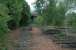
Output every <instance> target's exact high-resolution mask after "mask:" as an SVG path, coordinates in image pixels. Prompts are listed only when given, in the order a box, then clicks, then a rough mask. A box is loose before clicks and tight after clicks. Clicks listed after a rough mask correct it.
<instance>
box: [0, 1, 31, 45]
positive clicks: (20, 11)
mask: <svg viewBox="0 0 76 50" xmlns="http://www.w3.org/2000/svg"><path fill="white" fill-rule="evenodd" d="M30 16H31V14H30V8H29V6H28V4H27V3H26V2H25V1H24V0H0V43H1V44H2V45H3V46H5V45H6V44H5V42H6V41H5V40H6V39H7V35H8V31H9V28H8V26H11V24H10V25H8V22H10V21H11V20H13V21H14V22H15V23H16V24H15V25H16V26H17V27H19V26H20V24H21V23H22V25H23V24H27V22H28V21H29V20H30V19H29V18H30ZM22 18H23V19H22ZM26 19H27V20H26ZM21 20H24V21H21ZM20 21H21V23H20ZM23 22H24V23H23ZM10 23H13V22H10ZM12 27H14V26H12Z"/></svg>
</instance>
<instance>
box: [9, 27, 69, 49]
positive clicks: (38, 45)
mask: <svg viewBox="0 0 76 50" xmlns="http://www.w3.org/2000/svg"><path fill="white" fill-rule="evenodd" d="M29 33H30V34H29ZM11 34H12V36H11V37H12V39H13V41H17V42H16V43H15V42H14V43H15V44H17V45H15V46H14V47H15V48H12V49H11V48H10V49H9V50H69V49H64V48H61V47H60V46H58V45H56V44H55V43H54V42H53V41H52V40H51V39H49V38H48V36H46V35H43V34H42V31H41V29H39V28H37V27H33V28H32V30H31V31H29V30H26V29H24V30H20V29H18V30H15V31H14V32H12V33H11Z"/></svg>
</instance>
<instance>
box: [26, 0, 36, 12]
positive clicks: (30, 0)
mask: <svg viewBox="0 0 76 50" xmlns="http://www.w3.org/2000/svg"><path fill="white" fill-rule="evenodd" d="M26 2H28V4H29V5H30V8H31V11H34V10H35V8H34V5H33V3H34V2H36V0H26Z"/></svg>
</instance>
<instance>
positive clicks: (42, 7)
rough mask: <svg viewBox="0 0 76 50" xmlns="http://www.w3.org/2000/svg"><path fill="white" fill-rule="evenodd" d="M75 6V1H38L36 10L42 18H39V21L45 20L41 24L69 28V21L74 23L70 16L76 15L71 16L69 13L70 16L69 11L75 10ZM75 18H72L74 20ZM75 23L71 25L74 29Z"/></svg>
mask: <svg viewBox="0 0 76 50" xmlns="http://www.w3.org/2000/svg"><path fill="white" fill-rule="evenodd" d="M75 5H76V1H75V0H62V1H61V0H37V2H36V3H35V8H36V11H37V12H38V14H39V16H42V17H37V18H40V19H39V21H40V20H43V19H44V20H43V21H41V24H42V23H44V24H46V25H51V26H57V27H58V26H59V27H60V26H61V27H68V26H69V25H68V20H70V21H72V20H71V19H69V16H70V15H72V14H75V13H72V14H70V12H69V14H70V15H69V14H68V13H67V11H69V10H70V9H74V8H75ZM66 14H67V15H66ZM73 16H74V15H72V16H71V17H72V18H73ZM42 18H43V19H42ZM37 21H38V20H37ZM74 23H75V22H73V23H72V24H70V26H71V27H72V25H73V24H74Z"/></svg>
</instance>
